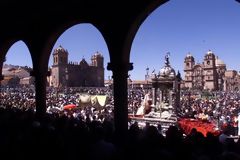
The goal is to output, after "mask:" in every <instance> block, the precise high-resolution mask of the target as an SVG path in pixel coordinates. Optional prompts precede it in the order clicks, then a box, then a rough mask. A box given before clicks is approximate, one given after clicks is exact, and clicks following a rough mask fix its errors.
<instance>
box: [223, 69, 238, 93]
mask: <svg viewBox="0 0 240 160" xmlns="http://www.w3.org/2000/svg"><path fill="white" fill-rule="evenodd" d="M239 89H240V75H239V74H238V72H237V71H236V70H228V71H226V72H225V75H224V90H225V91H239Z"/></svg>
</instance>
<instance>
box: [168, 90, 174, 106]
mask: <svg viewBox="0 0 240 160" xmlns="http://www.w3.org/2000/svg"><path fill="white" fill-rule="evenodd" d="M168 100H169V106H172V105H173V103H172V100H173V98H172V91H171V90H168Z"/></svg>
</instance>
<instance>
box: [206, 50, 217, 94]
mask: <svg viewBox="0 0 240 160" xmlns="http://www.w3.org/2000/svg"><path fill="white" fill-rule="evenodd" d="M215 62H216V57H215V54H214V53H213V52H212V51H211V50H209V51H208V52H207V54H206V55H205V56H204V62H203V64H204V80H205V88H204V89H210V90H216V89H218V86H217V69H216V63H215Z"/></svg>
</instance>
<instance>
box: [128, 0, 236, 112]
mask: <svg viewBox="0 0 240 160" xmlns="http://www.w3.org/2000/svg"><path fill="white" fill-rule="evenodd" d="M239 16H240V10H239V4H238V3H237V2H236V1H221V2H219V1H217V0H213V1H197V2H196V1H194V2H193V1H187V2H185V3H182V2H180V1H176V0H171V1H169V2H167V3H165V4H163V5H161V7H159V8H157V9H156V10H155V11H154V12H153V13H152V14H150V15H149V17H148V18H147V19H146V20H145V21H144V23H143V24H142V25H141V27H140V28H139V31H138V32H137V34H136V37H135V39H134V41H133V45H132V48H131V57H130V59H131V62H133V65H134V70H133V71H131V73H130V78H131V80H130V81H129V91H131V90H134V91H133V92H129V93H136V94H138V95H137V96H136V95H131V94H130V95H129V98H130V99H129V102H130V104H129V108H130V112H132V110H133V109H132V110H131V108H132V107H133V108H135V109H136V108H137V109H138V108H139V107H140V106H141V105H142V102H143V99H144V94H145V93H146V89H147V88H148V87H147V86H148V85H147V84H148V83H151V74H152V73H154V72H155V73H156V74H159V73H160V72H161V69H162V67H163V66H164V60H165V58H164V57H165V55H166V54H167V53H168V52H169V53H170V63H171V67H172V68H174V69H175V71H176V73H177V72H178V71H179V72H180V73H181V76H182V79H183V81H182V83H181V87H182V88H184V87H185V88H187V89H186V92H187V93H186V94H185V95H186V96H189V94H188V91H189V88H196V89H199V88H200V89H204V88H206V89H207V90H212V91H214V90H215V91H219V92H222V91H224V90H228V89H227V88H224V86H229V85H224V83H225V82H227V81H228V79H232V80H229V81H235V80H236V81H235V82H237V79H235V78H237V77H238V78H239V76H235V73H236V72H235V71H237V73H238V70H239V66H238V61H237V59H239V58H240V57H239V56H240V55H239V54H238V53H237V52H238V50H239V49H240V48H239V45H238V43H239V41H240V37H239V34H240V31H239V29H238V28H239V27H240V22H239ZM213 54H214V56H209V55H213ZM192 57H194V59H195V60H194V62H188V61H186V59H185V58H189V59H190V60H191V59H192ZM233 57H234V58H233ZM222 60H223V61H222ZM195 65H199V66H200V67H201V68H199V67H195V68H196V71H194V66H195ZM210 66H211V67H210ZM190 67H191V68H190ZM231 70H235V71H233V72H231ZM226 71H229V72H228V73H229V74H227V75H226V74H225V73H226ZM200 73H201V74H202V75H199V74H200ZM231 75H232V77H231ZM148 78H150V79H148ZM224 78H225V79H224ZM195 82H197V86H196V85H195V87H193V86H194V84H196V83H195ZM232 84H234V85H240V84H237V83H232ZM200 85H202V86H200ZM144 86H145V87H144ZM233 88H234V87H233ZM229 89H230V87H229ZM199 93H200V92H196V94H195V93H194V95H192V96H189V98H192V97H201V95H199ZM136 97H138V101H136V104H138V105H137V106H135V105H134V104H135V103H134V102H135V99H136ZM131 103H132V104H131ZM186 103H187V101H186ZM186 103H185V104H186ZM180 111H181V112H185V111H189V110H187V109H186V108H181V109H180ZM135 113H136V110H135Z"/></svg>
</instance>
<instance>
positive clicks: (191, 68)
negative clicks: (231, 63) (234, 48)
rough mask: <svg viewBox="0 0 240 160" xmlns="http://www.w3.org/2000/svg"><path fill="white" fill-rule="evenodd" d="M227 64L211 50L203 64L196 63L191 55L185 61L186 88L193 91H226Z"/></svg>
mask: <svg viewBox="0 0 240 160" xmlns="http://www.w3.org/2000/svg"><path fill="white" fill-rule="evenodd" d="M225 72H226V64H224V62H223V61H222V60H220V59H219V58H218V57H216V56H215V54H214V53H213V52H212V51H211V50H209V51H208V52H207V53H206V54H205V56H204V60H203V62H202V63H195V59H194V57H193V56H192V55H191V54H190V53H189V54H187V56H186V57H185V60H184V73H185V80H184V87H186V88H191V89H197V90H202V89H208V90H226V87H225V88H224V86H225V84H224V83H225Z"/></svg>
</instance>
